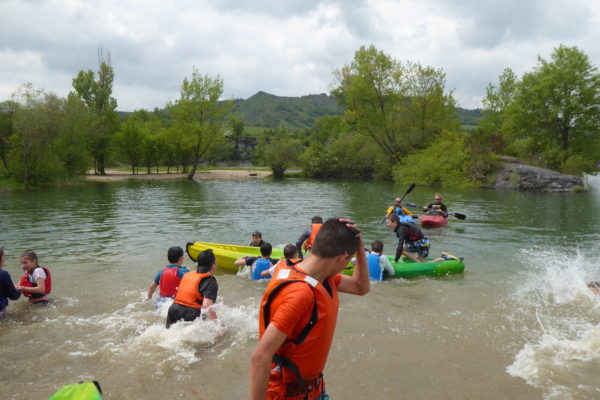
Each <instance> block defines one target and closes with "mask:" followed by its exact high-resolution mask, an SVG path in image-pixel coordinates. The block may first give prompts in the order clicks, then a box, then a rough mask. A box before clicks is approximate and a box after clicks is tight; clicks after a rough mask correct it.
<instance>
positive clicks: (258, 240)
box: [248, 231, 265, 247]
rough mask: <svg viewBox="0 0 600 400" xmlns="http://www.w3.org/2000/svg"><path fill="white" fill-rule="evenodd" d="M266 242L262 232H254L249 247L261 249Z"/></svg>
mask: <svg viewBox="0 0 600 400" xmlns="http://www.w3.org/2000/svg"><path fill="white" fill-rule="evenodd" d="M264 242H265V241H264V240H263V238H262V233H260V231H254V232H252V241H251V242H250V244H249V245H248V246H250V247H260V246H261V245H262V244H263V243H264Z"/></svg>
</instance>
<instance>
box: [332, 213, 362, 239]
mask: <svg viewBox="0 0 600 400" xmlns="http://www.w3.org/2000/svg"><path fill="white" fill-rule="evenodd" d="M337 220H338V221H340V222H342V223H344V224H346V228H348V229H349V230H350V231H351V232H352V233H354V234H355V235H354V236H355V237H357V238H359V239H361V240H362V233H361V232H360V229H359V228H358V225H356V223H355V222H354V221H352V220H351V219H349V218H338V219H337Z"/></svg>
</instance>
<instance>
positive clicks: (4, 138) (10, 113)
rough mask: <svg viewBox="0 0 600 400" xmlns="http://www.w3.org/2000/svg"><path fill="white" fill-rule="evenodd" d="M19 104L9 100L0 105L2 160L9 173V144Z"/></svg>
mask: <svg viewBox="0 0 600 400" xmlns="http://www.w3.org/2000/svg"><path fill="white" fill-rule="evenodd" d="M18 109H19V103H17V102H15V101H12V100H7V101H3V102H2V103H0V160H2V165H3V166H4V169H5V170H6V171H8V158H7V156H8V143H9V140H10V137H11V136H12V134H13V131H14V129H13V121H14V117H15V113H16V112H17V110H18Z"/></svg>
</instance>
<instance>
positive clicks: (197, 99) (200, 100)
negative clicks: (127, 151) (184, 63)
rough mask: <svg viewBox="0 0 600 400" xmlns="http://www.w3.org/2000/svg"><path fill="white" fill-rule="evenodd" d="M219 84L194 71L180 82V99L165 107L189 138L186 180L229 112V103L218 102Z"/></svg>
mask: <svg viewBox="0 0 600 400" xmlns="http://www.w3.org/2000/svg"><path fill="white" fill-rule="evenodd" d="M222 94H223V80H222V79H221V78H220V77H219V76H217V77H216V78H211V77H209V76H208V75H201V74H200V73H199V72H198V70H197V69H196V68H195V67H194V68H193V71H192V76H191V78H190V79H188V78H184V80H183V83H182V85H181V95H180V98H179V99H178V100H176V101H175V102H172V103H169V104H168V105H167V110H168V112H169V115H171V116H172V117H173V119H174V120H175V122H176V124H177V125H178V126H179V127H180V129H183V130H185V131H187V132H188V133H189V134H190V137H191V138H192V154H193V156H192V169H191V171H190V173H189V175H188V179H190V180H193V179H194V175H195V174H196V168H197V167H198V163H199V162H200V158H201V157H202V155H203V154H204V153H205V152H206V150H207V149H208V148H209V147H210V145H211V143H212V142H213V140H215V138H217V137H218V136H219V135H221V127H222V126H223V124H224V122H225V121H226V118H227V117H228V115H229V113H230V110H231V102H230V101H224V102H220V101H219V99H220V98H221V96H222Z"/></svg>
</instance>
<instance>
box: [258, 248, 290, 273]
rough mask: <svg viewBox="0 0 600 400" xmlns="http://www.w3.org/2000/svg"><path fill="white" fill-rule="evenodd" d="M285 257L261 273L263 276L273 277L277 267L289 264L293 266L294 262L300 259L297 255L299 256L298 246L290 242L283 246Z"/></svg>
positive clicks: (288, 265)
mask: <svg viewBox="0 0 600 400" xmlns="http://www.w3.org/2000/svg"><path fill="white" fill-rule="evenodd" d="M283 257H284V260H279V262H278V263H277V264H275V265H273V266H272V267H271V268H269V269H268V270H266V271H263V272H261V273H260V275H261V276H264V277H271V276H273V273H274V272H275V269H276V268H277V267H279V266H287V267H291V266H293V265H294V264H296V263H297V262H298V261H299V259H297V258H296V257H298V249H297V248H296V246H294V245H293V244H288V245H286V246H285V247H284V248H283Z"/></svg>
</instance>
